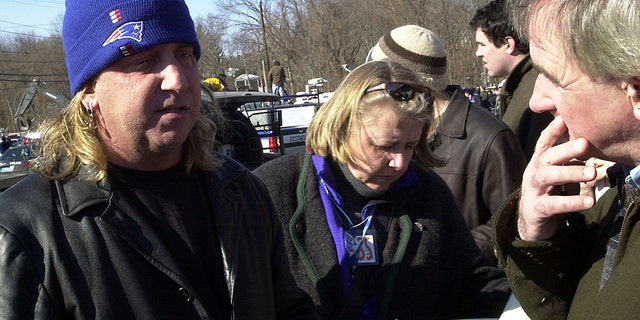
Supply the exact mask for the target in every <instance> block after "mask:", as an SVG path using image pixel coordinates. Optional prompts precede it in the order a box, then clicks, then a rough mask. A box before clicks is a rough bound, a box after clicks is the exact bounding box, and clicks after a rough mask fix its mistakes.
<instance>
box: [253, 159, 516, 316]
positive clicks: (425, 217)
mask: <svg viewBox="0 0 640 320" xmlns="http://www.w3.org/2000/svg"><path fill="white" fill-rule="evenodd" d="M305 157H308V155H307V154H305V153H304V152H300V153H295V154H290V155H286V156H282V157H280V158H277V159H275V160H271V161H269V162H267V163H266V164H263V165H262V166H260V167H258V169H256V170H255V171H254V172H255V173H256V174H257V175H258V176H259V177H260V178H261V179H262V180H263V181H264V182H265V184H266V186H267V188H268V190H269V192H270V193H271V197H272V199H273V201H274V203H275V206H276V210H277V212H278V214H279V218H280V220H281V222H282V224H283V229H284V230H285V246H286V248H287V252H288V254H289V257H290V258H289V259H290V262H291V270H292V271H293V275H294V277H295V279H296V281H297V283H298V285H299V286H300V287H301V288H303V289H304V290H306V291H307V292H309V293H310V295H311V296H312V298H313V300H314V301H315V303H316V306H317V307H318V310H319V311H320V313H321V316H322V317H323V318H325V319H338V315H339V314H340V313H341V311H342V310H343V307H344V304H345V299H344V297H343V280H342V277H341V273H340V268H339V267H338V260H337V251H336V248H335V244H334V242H333V240H332V236H331V233H330V229H329V226H328V222H327V217H326V214H325V210H324V206H323V203H322V200H321V196H320V194H319V192H318V181H317V179H316V171H315V168H314V164H313V163H311V164H310V165H309V167H308V169H306V170H303V167H304V166H303V159H304V158H305ZM416 172H417V175H418V182H417V183H416V184H414V185H412V186H409V187H407V188H404V189H401V190H399V191H398V192H387V193H386V194H385V195H384V196H382V199H380V200H388V201H391V202H392V203H393V204H394V205H393V206H388V207H386V210H378V209H376V213H375V215H374V217H376V219H378V220H375V221H377V222H380V221H382V220H385V219H390V220H389V222H388V224H386V223H384V222H380V223H382V225H383V226H384V225H387V228H386V230H384V229H383V230H382V232H383V233H382V235H384V234H386V237H384V236H382V237H380V238H381V240H383V241H381V242H378V241H376V246H377V248H376V251H377V252H378V256H380V255H381V256H382V258H381V260H382V264H381V265H376V266H373V268H374V270H375V273H374V274H375V275H376V276H374V277H373V278H372V279H373V280H370V281H369V282H368V284H369V287H368V290H367V291H366V292H367V293H366V296H367V298H368V297H371V296H372V295H373V296H375V297H377V301H378V302H379V303H378V305H379V307H378V319H382V318H384V319H451V318H465V317H490V316H491V317H497V316H499V315H500V313H501V311H502V309H503V308H504V304H505V302H506V299H507V298H508V296H509V294H510V290H509V288H508V286H507V285H506V279H505V277H504V274H503V271H502V270H500V269H498V268H495V267H492V266H491V265H490V263H489V261H488V260H487V259H486V258H485V257H484V255H483V254H482V253H481V252H480V250H479V249H478V247H477V246H476V244H475V242H474V241H473V238H472V237H471V234H470V232H469V229H468V228H467V226H466V224H465V222H464V220H463V219H462V216H461V215H460V213H459V211H458V210H457V207H456V204H455V201H454V199H453V196H452V195H451V192H450V191H449V188H448V187H447V185H446V184H445V183H444V181H442V179H441V178H440V177H439V176H438V175H437V174H435V173H434V172H432V171H424V170H420V169H418V168H416ZM300 177H302V179H301V180H300V181H301V182H303V183H304V187H303V188H302V189H298V190H297V185H298V182H299V179H300ZM336 178H337V177H336ZM297 192H300V193H299V194H300V195H301V196H302V197H303V198H301V199H298V198H297V196H296V195H297ZM348 196H349V195H342V197H348ZM298 201H300V204H304V208H303V210H301V211H299V212H298V214H297V215H296V216H294V212H296V208H297V207H298V204H299V202H298ZM391 208H393V209H391ZM375 223H376V222H374V224H375ZM405 241H406V242H405ZM296 245H298V246H299V250H298V249H296ZM394 259H395V260H396V261H397V262H396V263H393V261H394ZM309 262H310V264H312V265H313V266H314V267H315V273H314V272H311V273H310V272H309V270H311V269H308V268H307V267H308V265H307V266H305V263H307V264H308V263H309ZM361 267H362V266H358V267H357V268H358V271H357V272H359V271H360V268H361ZM363 270H364V269H363ZM357 272H356V277H357ZM313 279H317V281H316V283H314V280H313ZM383 309H386V310H387V311H386V316H382V315H381V313H384V312H381V310H383Z"/></svg>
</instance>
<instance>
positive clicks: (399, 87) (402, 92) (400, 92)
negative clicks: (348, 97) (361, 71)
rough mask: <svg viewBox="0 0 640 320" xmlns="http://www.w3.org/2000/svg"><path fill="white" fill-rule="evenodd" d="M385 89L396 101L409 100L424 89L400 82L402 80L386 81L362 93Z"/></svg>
mask: <svg viewBox="0 0 640 320" xmlns="http://www.w3.org/2000/svg"><path fill="white" fill-rule="evenodd" d="M379 90H385V91H387V93H388V94H389V96H391V98H393V99H394V100H397V101H409V100H411V99H413V97H415V96H416V93H417V92H419V93H423V92H424V91H425V90H424V89H423V88H420V87H414V86H412V85H409V84H406V83H402V82H387V83H381V84H379V85H377V86H373V87H371V88H369V89H367V90H366V91H365V92H364V93H365V94H367V93H369V92H373V91H379Z"/></svg>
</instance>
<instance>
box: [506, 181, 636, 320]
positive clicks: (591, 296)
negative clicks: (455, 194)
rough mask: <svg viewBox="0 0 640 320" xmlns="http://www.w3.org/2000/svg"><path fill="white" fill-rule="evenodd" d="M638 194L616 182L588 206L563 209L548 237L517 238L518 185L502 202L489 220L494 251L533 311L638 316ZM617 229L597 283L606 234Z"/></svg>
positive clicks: (543, 315)
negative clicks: (581, 209)
mask: <svg viewBox="0 0 640 320" xmlns="http://www.w3.org/2000/svg"><path fill="white" fill-rule="evenodd" d="M613 185H616V183H613ZM639 194H640V190H637V189H635V190H634V189H630V188H629V187H628V186H623V185H622V184H618V187H613V188H612V189H610V190H608V191H607V193H605V194H604V196H602V197H601V198H600V199H599V200H598V202H597V203H596V206H594V207H593V208H592V209H590V210H588V211H585V212H582V213H574V214H569V215H567V216H566V217H565V220H566V223H565V225H564V228H563V229H562V230H561V231H560V233H559V234H557V235H555V236H554V237H552V238H551V239H549V240H546V241H523V240H519V239H517V238H516V237H515V235H517V227H516V221H517V208H518V203H519V200H520V193H519V192H516V193H514V194H513V195H512V197H511V198H510V199H509V201H507V202H506V203H505V207H504V208H502V209H501V211H500V212H499V214H498V215H497V217H496V224H495V231H496V238H497V243H496V244H497V250H498V251H497V253H498V258H499V262H500V265H501V266H503V267H504V269H505V271H506V272H507V275H508V276H509V280H510V283H511V285H512V287H513V292H514V294H515V296H516V297H517V298H518V301H519V302H520V304H521V305H522V308H523V309H524V311H525V312H526V313H527V314H528V315H529V316H530V317H531V319H567V318H568V319H602V320H604V319H637V318H638V315H640V304H639V303H638V285H639V282H640V281H639V280H638V279H639V276H640V273H639V272H638V267H639V266H640V241H639V238H640V223H638V221H639V220H640V200H639V199H638V198H637V197H638V195H639ZM617 213H621V215H620V216H618V217H616V214H617ZM617 233H619V234H620V238H619V242H618V245H617V252H616V254H615V259H613V260H612V261H613V262H612V264H611V266H612V268H611V272H610V275H609V280H608V281H606V283H605V284H604V286H603V287H602V289H600V285H601V279H602V274H603V269H604V264H605V261H606V260H607V259H606V258H605V254H606V252H607V245H608V240H609V238H611V237H612V236H613V235H615V234H617Z"/></svg>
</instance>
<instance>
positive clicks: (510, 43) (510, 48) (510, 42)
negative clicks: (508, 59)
mask: <svg viewBox="0 0 640 320" xmlns="http://www.w3.org/2000/svg"><path fill="white" fill-rule="evenodd" d="M504 45H505V46H506V47H505V50H506V52H507V53H508V54H512V55H516V54H518V53H519V52H520V51H519V50H518V46H517V45H516V39H514V38H513V37H511V36H506V37H504Z"/></svg>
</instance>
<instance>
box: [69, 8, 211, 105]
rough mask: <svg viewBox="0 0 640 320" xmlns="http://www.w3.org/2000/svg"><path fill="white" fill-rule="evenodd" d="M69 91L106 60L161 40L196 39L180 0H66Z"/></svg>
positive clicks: (196, 44) (197, 49)
mask: <svg viewBox="0 0 640 320" xmlns="http://www.w3.org/2000/svg"><path fill="white" fill-rule="evenodd" d="M62 41H63V43H64V50H65V54H66V57H65V61H66V63H67V72H68V73H69V81H70V83H71V93H72V94H74V95H75V94H76V92H78V90H80V88H82V86H83V85H84V84H85V83H87V81H89V80H90V79H91V78H93V77H95V76H96V75H97V74H98V73H100V72H101V71H102V70H103V69H104V68H105V67H107V66H108V65H110V64H111V63H113V62H115V61H117V60H119V59H120V58H122V57H126V56H129V55H132V54H135V53H137V52H141V51H144V50H147V49H149V48H151V47H154V46H157V45H160V44H165V43H188V44H192V45H193V46H194V50H195V55H196V58H197V59H200V43H199V42H198V37H197V36H196V30H195V27H194V25H193V20H191V16H190V15H189V9H188V8H187V5H186V4H185V2H184V0H120V1H118V0H66V12H65V15H64V22H63V25H62Z"/></svg>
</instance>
